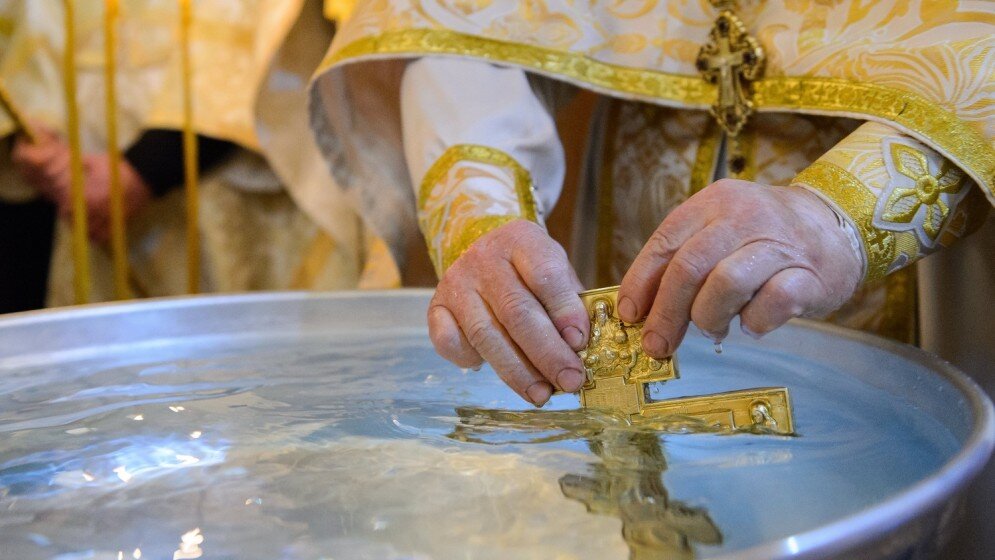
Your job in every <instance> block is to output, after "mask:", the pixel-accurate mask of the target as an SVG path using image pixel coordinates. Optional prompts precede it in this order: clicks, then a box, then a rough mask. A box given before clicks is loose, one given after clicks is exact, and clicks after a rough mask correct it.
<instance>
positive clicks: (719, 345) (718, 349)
mask: <svg viewBox="0 0 995 560" xmlns="http://www.w3.org/2000/svg"><path fill="white" fill-rule="evenodd" d="M715 353H716V354H721V353H722V343H721V342H716V343H715Z"/></svg>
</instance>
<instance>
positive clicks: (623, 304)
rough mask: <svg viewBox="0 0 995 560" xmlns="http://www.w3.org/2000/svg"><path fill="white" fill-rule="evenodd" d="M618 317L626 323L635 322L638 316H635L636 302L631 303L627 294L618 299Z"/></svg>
mask: <svg viewBox="0 0 995 560" xmlns="http://www.w3.org/2000/svg"><path fill="white" fill-rule="evenodd" d="M618 318H619V319H622V320H623V321H625V322H626V323H634V322H636V320H637V319H639V318H638V317H636V304H634V303H632V300H631V299H629V296H625V297H623V298H622V299H620V300H618Z"/></svg>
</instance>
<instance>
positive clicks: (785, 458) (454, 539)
mask: <svg viewBox="0 0 995 560" xmlns="http://www.w3.org/2000/svg"><path fill="white" fill-rule="evenodd" d="M376 336H377V337H378V338H377V339H376V340H373V341H370V340H368V339H367V340H361V339H358V338H357V339H354V340H345V339H342V338H341V336H339V337H337V338H335V339H331V338H328V337H320V336H294V337H290V336H288V337H286V338H274V337H267V338H265V339H263V338H255V337H244V338H241V339H232V338H230V337H226V338H224V339H209V338H201V339H194V340H191V339H184V340H178V341H158V342H154V343H148V344H146V345H130V346H127V347H116V348H106V349H103V350H101V351H100V352H99V353H85V352H84V353H75V354H65V355H61V356H54V357H52V356H49V357H46V358H39V359H34V358H26V359H23V360H19V361H18V362H17V363H13V362H11V361H8V362H7V363H5V364H4V363H0V558H3V559H8V558H10V559H18V560H22V559H23V560H31V559H35V558H53V559H60V560H70V559H74V560H75V559H105V558H106V559H118V558H156V559H158V558H166V559H169V558H172V559H184V558H212V559H229V558H231V559H315V560H317V559H325V558H328V559H331V558H336V559H338V558H348V559H354V558H355V559H362V558H371V559H383V558H418V559H420V558H438V559H449V558H495V559H497V558H502V559H503V558H516V559H517V558H554V557H555V558H598V559H600V558H627V557H628V556H629V554H630V552H632V553H633V554H636V555H639V554H641V553H642V552H646V551H650V552H653V551H655V554H656V556H658V557H664V558H691V557H693V556H695V555H696V556H697V557H708V556H710V555H714V554H716V553H719V552H729V551H735V550H739V549H743V548H746V547H749V546H753V545H756V544H759V543H762V542H765V541H769V540H772V539H777V538H783V537H786V536H789V535H791V534H795V533H798V532H801V531H805V530H808V529H812V528H814V527H816V526H818V525H821V524H824V523H827V522H829V521H833V520H836V519H838V518H840V517H842V516H845V515H847V514H852V513H855V512H857V511H858V510H860V509H863V508H865V507H866V506H868V505H869V504H872V503H874V502H877V501H880V500H881V499H883V498H886V497H888V496H889V495H892V494H894V493H895V492H896V491H898V490H900V489H903V488H905V487H907V486H908V485H910V484H912V483H914V482H915V481H917V480H919V479H921V478H922V477H923V476H925V475H927V474H928V473H931V472H933V471H934V470H935V469H937V468H938V467H939V466H940V465H941V464H942V463H943V462H945V461H946V460H947V459H949V458H950V457H951V456H952V454H953V453H954V452H955V450H956V447H957V444H956V441H955V440H954V438H953V437H952V436H951V435H950V434H949V433H948V432H947V431H945V429H944V428H943V427H942V426H941V425H939V424H938V423H936V422H934V421H933V420H931V419H930V418H929V417H928V416H927V415H926V414H925V413H922V412H919V411H918V410H916V409H915V408H913V407H911V406H908V405H902V404H901V403H899V402H897V401H895V400H894V399H892V398H891V397H889V396H888V395H886V394H885V393H883V392H882V391H880V390H878V389H875V388H873V387H871V386H868V385H864V384H861V383H859V382H857V381H855V380H853V379H850V378H848V377H846V376H840V375H836V372H834V371H833V370H832V369H831V368H827V367H823V366H818V365H816V364H812V363H807V362H800V361H798V360H797V359H794V358H790V357H788V356H784V355H778V354H769V353H768V354H763V355H761V354H759V353H758V351H756V350H753V349H751V348H750V347H746V346H740V345H736V344H726V348H725V352H724V353H723V354H722V355H716V354H715V353H714V352H713V350H712V348H711V345H710V344H709V343H707V342H706V341H704V340H693V341H691V343H690V344H686V345H685V347H684V348H683V349H682V354H681V359H682V362H681V368H682V379H681V380H679V381H676V382H672V383H670V384H667V385H664V386H662V387H658V388H655V389H654V394H653V397H654V398H657V399H659V398H668V397H675V396H684V395H691V394H700V393H710V392H717V391H723V390H732V389H740V388H748V387H755V386H770V385H786V386H788V387H789V388H790V390H791V391H792V400H793V403H794V408H795V424H796V429H797V431H798V433H799V435H798V437H781V436H769V435H750V434H736V435H729V434H715V433H704V432H707V431H708V430H706V429H705V427H704V426H701V425H700V424H697V423H695V422H694V421H692V420H690V419H671V421H668V422H667V423H665V424H661V425H660V426H658V428H661V429H663V431H662V432H659V433H656V432H648V431H646V430H645V429H638V430H637V429H635V428H631V427H629V426H626V425H625V423H624V422H621V421H619V420H618V419H615V418H612V417H609V416H604V415H592V414H588V413H586V412H580V411H573V410H572V409H574V408H576V406H577V398H576V397H575V396H572V395H562V396H558V397H555V398H554V399H553V401H552V403H551V404H550V405H548V406H547V407H546V408H545V409H542V410H538V411H527V410H526V409H527V408H528V407H526V406H525V405H524V404H523V403H522V402H521V401H520V400H518V398H517V397H516V396H515V395H514V394H513V393H511V392H510V391H509V390H507V389H506V388H504V387H503V385H501V384H500V382H499V381H498V380H497V379H496V377H495V376H494V375H493V373H492V372H490V370H488V369H486V368H485V369H484V370H482V371H481V372H462V371H460V370H459V369H457V368H455V367H452V366H449V365H447V364H445V363H444V362H443V361H442V360H441V359H440V358H438V357H436V356H435V355H434V354H433V353H432V352H431V350H429V349H428V348H427V347H426V342H425V341H424V339H423V335H418V334H413V333H412V331H410V330H409V331H404V330H398V331H396V332H389V331H382V332H379V333H377V335H376ZM508 410H518V411H521V412H520V413H509V412H507V411H508Z"/></svg>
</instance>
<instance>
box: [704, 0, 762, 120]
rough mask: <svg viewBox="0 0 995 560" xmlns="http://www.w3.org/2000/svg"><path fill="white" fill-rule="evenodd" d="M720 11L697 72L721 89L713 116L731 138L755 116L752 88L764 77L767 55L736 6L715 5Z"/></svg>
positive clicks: (722, 3)
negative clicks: (752, 114) (749, 31)
mask: <svg viewBox="0 0 995 560" xmlns="http://www.w3.org/2000/svg"><path fill="white" fill-rule="evenodd" d="M713 3H714V4H716V5H717V6H718V7H719V8H720V9H721V11H720V12H719V16H718V18H716V20H715V24H714V25H713V26H712V30H711V32H710V33H709V35H708V42H707V43H705V45H703V46H702V47H701V50H700V51H699V52H698V60H697V63H696V65H697V67H698V71H699V72H701V75H702V76H703V77H704V78H705V80H706V81H707V82H709V83H711V84H714V85H716V86H717V87H718V97H717V99H716V101H715V104H714V105H712V107H711V112H712V115H713V116H715V119H716V120H717V121H718V123H719V125H720V126H721V127H722V129H723V130H725V131H726V132H727V133H728V134H729V135H730V136H733V137H734V136H736V135H737V134H739V132H740V130H742V128H743V125H745V124H746V121H747V119H748V118H749V117H750V114H751V113H753V101H752V100H751V97H752V87H751V84H752V83H753V81H754V80H757V79H759V78H760V77H761V76H762V75H763V70H764V62H765V60H766V55H765V54H764V49H763V47H762V46H760V43H759V42H758V41H757V40H756V39H755V38H753V37H751V36H750V34H749V33H748V32H747V30H746V26H745V25H743V22H742V21H741V20H740V19H739V17H737V16H736V14H735V13H733V11H732V9H731V8H732V4H734V2H728V1H727V2H713Z"/></svg>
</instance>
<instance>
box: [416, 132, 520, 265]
mask: <svg viewBox="0 0 995 560" xmlns="http://www.w3.org/2000/svg"><path fill="white" fill-rule="evenodd" d="M465 161H472V162H477V163H484V164H488V165H493V166H495V167H501V168H505V169H510V170H511V173H512V175H513V177H514V182H515V186H514V188H515V194H516V195H517V197H518V205H519V208H520V215H518V216H512V215H489V216H477V217H474V218H473V219H472V220H469V221H468V222H467V223H465V224H462V229H461V231H459V232H456V235H455V236H454V241H453V242H452V243H449V244H448V245H447V246H445V247H443V249H442V255H441V260H442V262H441V263H440V262H435V263H434V264H435V268H436V272H437V273H438V274H439V275H440V276H441V275H442V273H443V272H445V271H446V269H448V268H449V266H450V265H451V264H453V262H455V261H456V259H458V258H459V257H460V255H462V254H463V253H464V252H466V250H467V249H468V248H469V247H470V245H472V244H473V242H474V241H476V240H477V239H479V238H480V237H481V236H482V235H484V234H485V233H487V232H489V231H491V230H493V229H496V228H498V227H500V226H502V225H504V224H506V223H508V222H511V221H513V220H517V219H525V220H529V221H532V222H538V221H539V212H538V207H537V205H536V201H535V196H534V194H533V185H532V176H531V175H529V172H528V170H527V169H525V168H524V167H522V164H520V163H518V161H516V160H515V158H513V157H511V156H510V155H508V154H507V153H505V152H502V151H501V150H498V149H497V148H491V147H490V146H480V145H477V144H457V145H455V146H451V147H450V148H449V149H447V150H446V151H445V152H444V153H443V154H442V155H441V156H439V159H437V160H436V161H435V163H434V164H432V167H430V168H429V170H428V171H427V172H426V173H425V178H424V179H422V182H421V185H420V186H419V189H418V209H419V211H422V212H424V209H425V207H426V204H427V203H428V201H429V198H430V197H431V196H432V191H433V189H435V187H436V185H438V184H439V183H440V182H442V181H443V180H444V179H445V178H446V175H448V174H449V172H450V170H452V168H453V167H454V166H455V165H456V164H458V163H460V162H465ZM445 227H446V226H445V225H443V228H445ZM426 228H427V226H426V225H425V223H424V222H423V223H422V229H423V230H426ZM422 233H423V234H424V235H425V239H426V241H428V242H429V243H431V239H432V237H433V236H434V235H435V233H436V232H431V231H423V232H422ZM429 249H430V251H429V254H430V256H431V257H432V260H433V261H437V260H438V259H439V256H437V255H435V254H434V253H433V252H432V251H431V247H429Z"/></svg>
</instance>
